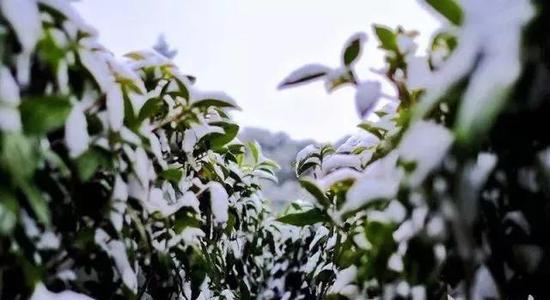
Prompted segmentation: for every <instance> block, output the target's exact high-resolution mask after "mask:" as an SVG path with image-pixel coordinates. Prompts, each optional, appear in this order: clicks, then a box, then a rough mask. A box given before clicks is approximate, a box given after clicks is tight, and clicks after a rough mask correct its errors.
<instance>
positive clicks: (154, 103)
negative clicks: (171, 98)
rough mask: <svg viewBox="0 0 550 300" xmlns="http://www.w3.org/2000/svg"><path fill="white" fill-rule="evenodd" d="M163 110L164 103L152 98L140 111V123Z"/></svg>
mask: <svg viewBox="0 0 550 300" xmlns="http://www.w3.org/2000/svg"><path fill="white" fill-rule="evenodd" d="M161 108H162V102H161V100H160V98H151V99H149V100H147V101H146V102H145V104H143V106H142V107H141V109H140V110H139V115H138V119H139V121H140V122H141V121H143V120H145V119H148V118H151V117H153V116H154V115H156V114H157V113H158V112H159V111H160V109H161Z"/></svg>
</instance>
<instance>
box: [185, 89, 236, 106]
mask: <svg viewBox="0 0 550 300" xmlns="http://www.w3.org/2000/svg"><path fill="white" fill-rule="evenodd" d="M190 94H191V95H190V96H191V102H190V104H191V105H193V104H197V103H199V102H201V101H204V100H209V99H215V100H218V101H220V102H223V103H224V105H226V106H228V107H232V108H235V109H240V107H239V106H238V105H237V102H235V100H234V99H233V98H231V97H230V96H229V95H227V94H226V93H224V92H203V91H199V90H197V89H191V90H190Z"/></svg>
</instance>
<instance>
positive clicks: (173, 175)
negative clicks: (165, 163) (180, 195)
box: [159, 168, 183, 184]
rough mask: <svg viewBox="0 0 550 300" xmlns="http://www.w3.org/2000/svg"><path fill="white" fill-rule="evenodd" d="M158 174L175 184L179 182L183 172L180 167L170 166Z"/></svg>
mask: <svg viewBox="0 0 550 300" xmlns="http://www.w3.org/2000/svg"><path fill="white" fill-rule="evenodd" d="M159 175H160V176H161V177H162V178H164V179H166V180H169V181H172V182H173V183H176V184H177V183H179V182H180V180H181V177H182V176H183V172H182V170H181V169H176V168H172V169H166V170H164V171H162V172H161V173H160V174H159Z"/></svg>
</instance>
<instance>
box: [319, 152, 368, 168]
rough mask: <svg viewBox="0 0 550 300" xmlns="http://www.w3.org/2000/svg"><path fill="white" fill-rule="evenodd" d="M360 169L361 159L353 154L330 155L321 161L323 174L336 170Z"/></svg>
mask: <svg viewBox="0 0 550 300" xmlns="http://www.w3.org/2000/svg"><path fill="white" fill-rule="evenodd" d="M346 167H350V168H360V167H361V158H360V157H359V156H358V155H353V154H332V155H330V156H328V157H325V158H324V159H323V163H322V165H321V168H322V169H323V171H324V172H325V173H328V172H329V171H331V170H333V169H338V168H346Z"/></svg>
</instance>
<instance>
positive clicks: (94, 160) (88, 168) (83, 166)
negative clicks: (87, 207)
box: [75, 147, 110, 182]
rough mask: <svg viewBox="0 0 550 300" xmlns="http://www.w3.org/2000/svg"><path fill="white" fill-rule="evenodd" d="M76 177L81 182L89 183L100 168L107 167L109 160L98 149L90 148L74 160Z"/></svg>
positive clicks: (102, 151)
mask: <svg viewBox="0 0 550 300" xmlns="http://www.w3.org/2000/svg"><path fill="white" fill-rule="evenodd" d="M75 162H76V168H77V171H78V177H79V178H80V180H82V181H83V182H87V181H89V180H90V179H91V178H92V176H93V175H94V174H95V173H96V171H97V169H98V168H99V167H101V166H108V165H109V162H110V158H109V156H108V154H107V153H105V151H104V150H102V149H100V148H97V147H96V148H90V149H88V151H86V152H84V154H82V155H81V156H79V157H78V158H77V159H76V161H75Z"/></svg>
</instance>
